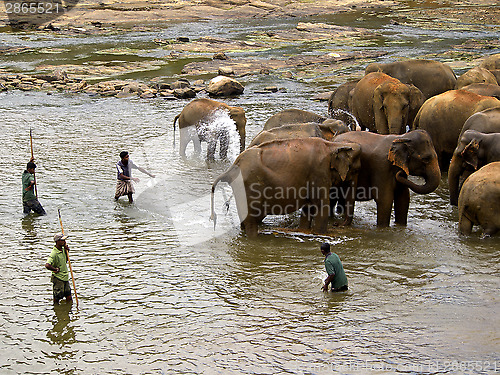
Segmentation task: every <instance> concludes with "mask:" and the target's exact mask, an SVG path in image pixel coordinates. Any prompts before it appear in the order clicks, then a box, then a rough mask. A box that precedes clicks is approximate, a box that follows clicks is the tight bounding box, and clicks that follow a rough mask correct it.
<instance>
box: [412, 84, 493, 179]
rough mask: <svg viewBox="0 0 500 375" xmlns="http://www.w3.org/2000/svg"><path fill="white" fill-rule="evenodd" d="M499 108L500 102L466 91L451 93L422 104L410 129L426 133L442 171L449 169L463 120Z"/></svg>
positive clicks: (453, 91) (440, 95) (451, 91)
mask: <svg viewBox="0 0 500 375" xmlns="http://www.w3.org/2000/svg"><path fill="white" fill-rule="evenodd" d="M497 106H500V100H498V99H496V98H493V97H491V96H482V95H477V94H474V93H472V92H469V91H465V90H450V91H447V92H445V93H442V94H439V95H436V96H434V97H432V98H430V99H428V100H426V101H425V103H424V105H422V107H421V108H420V110H419V111H418V113H417V117H416V118H415V121H414V122H413V127H412V129H423V130H426V131H427V132H428V133H429V135H430V136H431V138H432V143H433V144H434V148H435V149H436V153H437V155H438V160H439V165H440V167H441V168H442V170H448V167H449V162H450V159H451V156H452V155H453V151H455V148H456V147H457V142H458V137H459V135H460V132H461V130H462V127H463V126H464V123H465V121H466V120H467V119H468V118H469V117H470V116H472V115H473V114H474V113H476V112H480V111H483V110H485V109H487V108H492V107H497Z"/></svg>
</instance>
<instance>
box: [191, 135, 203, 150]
mask: <svg viewBox="0 0 500 375" xmlns="http://www.w3.org/2000/svg"><path fill="white" fill-rule="evenodd" d="M193 145H194V153H195V154H196V155H199V154H201V141H200V138H199V137H198V136H196V135H195V136H194V137H193Z"/></svg>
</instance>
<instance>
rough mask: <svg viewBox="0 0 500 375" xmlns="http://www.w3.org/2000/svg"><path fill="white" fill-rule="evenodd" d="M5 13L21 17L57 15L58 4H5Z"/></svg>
mask: <svg viewBox="0 0 500 375" xmlns="http://www.w3.org/2000/svg"><path fill="white" fill-rule="evenodd" d="M61 10H62V9H61ZM5 11H6V13H7V14H22V15H27V14H51V13H59V3H48V2H47V3H38V2H36V3H35V2H33V3H21V2H12V3H11V2H5Z"/></svg>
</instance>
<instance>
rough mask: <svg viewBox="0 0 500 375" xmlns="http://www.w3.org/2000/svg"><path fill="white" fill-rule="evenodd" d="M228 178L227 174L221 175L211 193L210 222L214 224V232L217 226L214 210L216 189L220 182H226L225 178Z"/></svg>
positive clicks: (213, 185)
mask: <svg viewBox="0 0 500 375" xmlns="http://www.w3.org/2000/svg"><path fill="white" fill-rule="evenodd" d="M225 177H226V173H223V174H221V175H220V176H219V177H217V179H216V180H215V181H214V183H213V184H212V192H211V193H210V212H211V213H210V221H213V222H214V230H215V226H216V225H217V214H216V213H215V209H214V195H215V187H216V186H217V184H218V183H219V182H220V181H224V178H225Z"/></svg>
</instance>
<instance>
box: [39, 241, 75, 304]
mask: <svg viewBox="0 0 500 375" xmlns="http://www.w3.org/2000/svg"><path fill="white" fill-rule="evenodd" d="M66 238H68V237H67V236H65V235H64V234H62V233H59V234H56V235H55V236H54V242H55V243H56V244H55V245H54V248H53V249H52V252H51V253H50V255H49V258H48V259H47V263H45V268H47V269H48V270H49V271H52V276H51V277H50V280H51V281H52V292H53V295H54V305H57V304H59V301H60V300H61V299H63V298H64V297H66V302H72V301H73V300H72V299H71V287H70V286H69V281H68V280H69V273H68V267H67V265H66V263H67V262H68V257H67V256H66V251H69V247H68V244H67V243H66Z"/></svg>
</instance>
